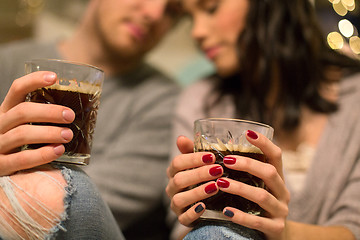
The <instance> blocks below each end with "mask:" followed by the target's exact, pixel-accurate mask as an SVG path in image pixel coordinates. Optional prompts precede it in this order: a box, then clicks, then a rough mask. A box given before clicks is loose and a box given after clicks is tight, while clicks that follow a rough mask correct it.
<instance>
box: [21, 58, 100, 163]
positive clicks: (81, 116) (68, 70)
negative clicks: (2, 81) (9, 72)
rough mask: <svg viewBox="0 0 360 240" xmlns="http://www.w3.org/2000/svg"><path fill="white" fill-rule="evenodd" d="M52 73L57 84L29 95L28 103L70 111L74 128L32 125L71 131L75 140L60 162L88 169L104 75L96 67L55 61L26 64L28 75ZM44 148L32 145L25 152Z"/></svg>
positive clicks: (71, 142)
mask: <svg viewBox="0 0 360 240" xmlns="http://www.w3.org/2000/svg"><path fill="white" fill-rule="evenodd" d="M35 71H52V72H55V73H56V74H57V77H58V81H57V82H56V83H55V84H53V85H51V86H49V87H45V88H40V89H37V90H36V91H34V92H31V93H29V94H28V95H27V97H26V101H29V102H37V103H46V104H58V105H63V106H66V107H69V108H71V109H72V110H73V111H74V112H75V120H74V122H73V123H71V124H49V123H31V124H39V125H44V124H46V125H54V126H62V127H68V128H70V129H71V130H72V131H73V133H74V137H73V139H72V140H71V141H70V142H69V143H67V144H64V146H65V153H64V154H63V155H62V156H61V157H60V158H58V159H57V160H55V161H57V162H63V163H72V164H78V165H88V164H89V161H90V156H91V146H92V137H93V132H94V129H95V124H96V117H97V110H98V108H99V104H100V95H101V90H102V84H103V81H104V72H103V71H102V70H101V69H99V68H97V67H94V66H90V65H86V64H81V63H75V62H68V61H63V60H56V59H36V60H31V61H27V62H26V63H25V73H26V74H29V73H31V72H35ZM44 145H45V144H31V145H26V146H24V147H23V150H24V149H34V148H39V147H41V146H44Z"/></svg>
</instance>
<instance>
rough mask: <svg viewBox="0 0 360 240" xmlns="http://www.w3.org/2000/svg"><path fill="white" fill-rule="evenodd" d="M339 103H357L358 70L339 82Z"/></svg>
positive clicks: (358, 90)
mask: <svg viewBox="0 0 360 240" xmlns="http://www.w3.org/2000/svg"><path fill="white" fill-rule="evenodd" d="M340 101H341V104H350V103H352V102H353V103H355V102H357V103H359V101H360V72H359V73H356V74H353V75H350V76H348V77H346V78H344V79H343V80H342V82H341V84H340Z"/></svg>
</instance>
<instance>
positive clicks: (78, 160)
mask: <svg viewBox="0 0 360 240" xmlns="http://www.w3.org/2000/svg"><path fill="white" fill-rule="evenodd" d="M53 162H59V163H66V164H76V165H83V166H86V165H89V163H90V154H72V155H67V154H66V153H65V154H63V155H62V156H61V157H59V158H58V159H56V160H54V161H53Z"/></svg>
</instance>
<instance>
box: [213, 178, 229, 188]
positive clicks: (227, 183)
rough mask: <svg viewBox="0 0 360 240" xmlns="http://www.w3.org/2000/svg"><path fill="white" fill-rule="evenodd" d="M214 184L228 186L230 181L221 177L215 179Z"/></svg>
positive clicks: (222, 186)
mask: <svg viewBox="0 0 360 240" xmlns="http://www.w3.org/2000/svg"><path fill="white" fill-rule="evenodd" d="M216 184H217V185H218V186H219V187H221V188H228V187H229V186H230V183H229V182H228V181H226V180H224V179H221V178H219V179H218V180H217V181H216Z"/></svg>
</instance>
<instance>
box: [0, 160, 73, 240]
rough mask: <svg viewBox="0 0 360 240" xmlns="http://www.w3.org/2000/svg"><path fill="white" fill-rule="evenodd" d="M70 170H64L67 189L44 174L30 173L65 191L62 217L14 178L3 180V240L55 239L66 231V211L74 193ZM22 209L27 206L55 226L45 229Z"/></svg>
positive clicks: (0, 184) (0, 226) (0, 224)
mask: <svg viewBox="0 0 360 240" xmlns="http://www.w3.org/2000/svg"><path fill="white" fill-rule="evenodd" d="M70 171H71V170H69V169H67V168H65V167H62V169H61V173H62V175H63V177H64V178H65V181H66V182H67V186H62V185H61V183H60V182H58V181H57V180H56V179H55V178H53V177H52V176H50V175H49V174H47V173H46V172H45V171H34V172H31V174H34V173H35V174H40V175H42V176H44V177H45V179H46V180H45V181H48V184H51V187H55V188H58V189H59V191H64V196H65V198H64V211H63V212H62V213H61V214H60V216H59V214H56V213H54V212H53V211H52V209H49V208H48V207H47V206H45V205H44V204H43V203H42V202H41V201H39V200H38V199H37V198H36V197H34V196H32V195H31V194H30V193H29V192H27V191H26V190H25V189H23V188H22V187H21V186H19V185H18V184H17V183H16V182H14V181H13V179H12V176H4V177H0V191H2V192H3V195H4V197H5V199H2V201H1V202H0V239H1V238H3V239H53V238H54V236H55V234H56V233H57V232H58V231H59V230H62V231H66V229H65V228H64V227H63V226H62V223H63V222H64V221H65V220H66V218H67V214H66V209H67V207H68V206H69V202H70V198H71V194H72V192H73V189H72V182H71V174H70ZM27 199H30V200H27ZM23 206H27V207H28V208H29V209H31V210H32V211H33V212H34V213H36V214H37V217H41V218H42V220H44V221H45V222H46V224H48V225H49V226H52V227H50V229H49V227H43V226H42V225H41V224H39V223H38V222H37V221H36V220H34V219H33V217H32V216H30V215H29V214H28V212H27V211H26V210H25V209H24V207H23ZM19 229H21V230H20V231H21V232H19Z"/></svg>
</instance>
